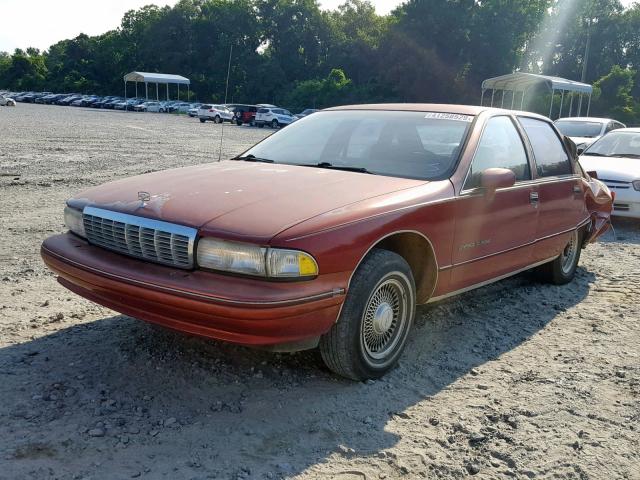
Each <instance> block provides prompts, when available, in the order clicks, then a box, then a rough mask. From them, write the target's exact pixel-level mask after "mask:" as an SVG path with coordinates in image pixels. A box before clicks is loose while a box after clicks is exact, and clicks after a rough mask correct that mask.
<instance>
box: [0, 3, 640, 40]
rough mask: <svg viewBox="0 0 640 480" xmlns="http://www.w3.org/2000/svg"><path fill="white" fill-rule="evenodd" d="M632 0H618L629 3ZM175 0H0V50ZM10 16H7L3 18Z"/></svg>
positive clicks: (384, 8) (100, 26)
mask: <svg viewBox="0 0 640 480" xmlns="http://www.w3.org/2000/svg"><path fill="white" fill-rule="evenodd" d="M343 1H344V0H320V4H321V6H322V8H325V9H331V8H336V7H337V6H338V5H340V4H341V3H343ZM633 1H634V0H622V3H623V4H625V5H629V4H631V3H633ZM372 2H373V3H374V4H375V6H376V9H377V11H378V13H380V14H387V13H389V12H390V11H391V10H393V9H394V8H395V7H397V6H398V5H399V4H401V3H403V0H372ZM150 3H154V4H156V5H173V4H175V3H176V0H0V12H1V13H0V20H1V26H0V52H1V51H5V52H13V50H14V49H16V48H23V49H25V48H27V47H36V48H39V49H41V50H44V49H47V48H48V47H49V46H50V45H52V44H54V43H56V42H58V41H60V40H64V39H65V38H73V37H76V36H77V35H78V34H80V33H86V34H87V35H98V34H101V33H104V32H106V31H108V30H112V29H114V28H116V27H117V26H118V25H120V20H121V19H122V15H123V14H124V13H125V12H126V11H127V10H131V9H136V8H140V7H142V6H144V5H148V4H150ZM7 19H10V20H7Z"/></svg>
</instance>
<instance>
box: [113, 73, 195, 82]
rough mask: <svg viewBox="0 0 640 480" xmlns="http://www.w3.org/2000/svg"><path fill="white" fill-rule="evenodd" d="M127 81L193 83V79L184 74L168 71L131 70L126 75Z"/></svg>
mask: <svg viewBox="0 0 640 480" xmlns="http://www.w3.org/2000/svg"><path fill="white" fill-rule="evenodd" d="M124 81H125V82H140V83H145V82H147V83H177V84H180V85H191V81H190V80H189V79H188V78H185V77H183V76H182V75H170V74H168V73H149V72H131V73H127V74H126V75H125V76H124Z"/></svg>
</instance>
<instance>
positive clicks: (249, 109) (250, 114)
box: [227, 103, 258, 127]
mask: <svg viewBox="0 0 640 480" xmlns="http://www.w3.org/2000/svg"><path fill="white" fill-rule="evenodd" d="M227 107H229V109H230V110H231V111H232V112H233V121H234V122H236V125H242V124H243V123H248V124H249V125H251V126H252V127H253V126H254V125H255V124H256V112H257V111H258V107H257V106H255V105H243V104H238V103H234V104H231V105H227Z"/></svg>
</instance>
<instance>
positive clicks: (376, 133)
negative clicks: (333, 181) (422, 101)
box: [244, 110, 473, 180]
mask: <svg viewBox="0 0 640 480" xmlns="http://www.w3.org/2000/svg"><path fill="white" fill-rule="evenodd" d="M472 120H473V116H470V115H454V114H448V113H433V112H407V111H378V110H337V111H322V112H318V113H314V114H313V115H310V116H309V117H307V118H305V120H304V122H294V123H292V124H291V126H289V127H287V128H286V129H285V130H282V131H280V132H278V133H276V134H274V135H272V136H270V137H268V138H267V139H265V140H264V141H262V142H261V143H259V144H258V145H256V146H255V147H253V148H251V149H250V150H248V151H247V152H245V154H244V155H254V156H255V157H257V158H261V159H266V160H269V161H273V162H274V163H282V164H294V165H303V166H309V167H321V168H343V169H345V168H348V169H365V170H366V171H367V172H369V173H374V174H378V175H387V176H392V177H404V178H415V179H421V180H422V179H424V180H431V179H436V178H448V176H449V175H450V173H451V171H452V170H453V168H454V166H455V164H456V162H457V159H458V156H459V153H460V149H461V145H462V144H463V142H464V139H465V138H466V135H467V132H468V130H469V126H470V125H471V122H472Z"/></svg>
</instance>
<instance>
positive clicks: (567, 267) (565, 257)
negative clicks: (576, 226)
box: [535, 230, 583, 285]
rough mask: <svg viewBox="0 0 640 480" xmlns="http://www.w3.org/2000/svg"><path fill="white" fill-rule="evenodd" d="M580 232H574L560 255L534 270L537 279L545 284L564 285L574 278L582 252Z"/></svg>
mask: <svg viewBox="0 0 640 480" xmlns="http://www.w3.org/2000/svg"><path fill="white" fill-rule="evenodd" d="M582 238H583V235H582V231H580V230H575V231H574V232H573V233H572V235H571V239H570V240H569V242H568V243H567V245H566V246H565V248H564V250H563V251H562V253H561V254H560V255H559V256H558V258H556V259H555V260H553V261H551V262H549V263H545V264H544V265H541V266H539V267H538V268H537V269H536V272H535V273H536V274H537V276H538V278H539V279H540V280H541V281H543V282H546V283H552V284H554V285H565V284H567V283H569V282H571V280H573V277H575V274H576V268H578V262H579V261H580V252H581V250H582Z"/></svg>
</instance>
